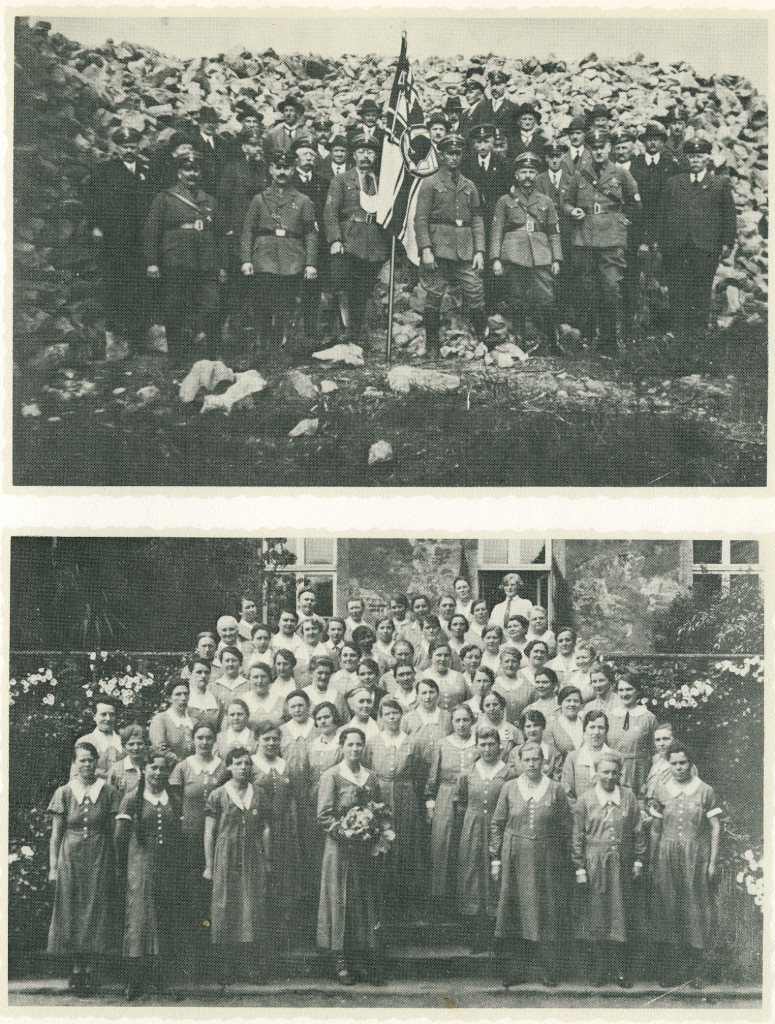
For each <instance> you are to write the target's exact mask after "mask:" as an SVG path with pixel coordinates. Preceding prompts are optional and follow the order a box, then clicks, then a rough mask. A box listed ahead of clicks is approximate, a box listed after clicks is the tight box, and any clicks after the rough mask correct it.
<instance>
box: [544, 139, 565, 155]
mask: <svg viewBox="0 0 775 1024" xmlns="http://www.w3.org/2000/svg"><path fill="white" fill-rule="evenodd" d="M567 152H568V147H567V146H566V145H565V143H564V142H560V141H558V140H557V139H549V140H547V141H546V142H545V143H544V154H545V155H546V156H562V154H563V153H567Z"/></svg>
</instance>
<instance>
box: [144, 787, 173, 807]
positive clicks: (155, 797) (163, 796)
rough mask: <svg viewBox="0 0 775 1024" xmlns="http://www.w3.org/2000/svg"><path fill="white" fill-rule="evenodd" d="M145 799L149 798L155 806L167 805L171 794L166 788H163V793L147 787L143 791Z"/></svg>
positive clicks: (150, 802) (149, 801)
mask: <svg viewBox="0 0 775 1024" xmlns="http://www.w3.org/2000/svg"><path fill="white" fill-rule="evenodd" d="M143 800H147V801H148V803H149V804H153V806H154V807H166V806H167V804H168V803H169V802H170V798H169V794H168V793H167V790H166V789H163V790H162V791H161V793H151V792H149V791H148V790H147V789H146V790H144V791H143Z"/></svg>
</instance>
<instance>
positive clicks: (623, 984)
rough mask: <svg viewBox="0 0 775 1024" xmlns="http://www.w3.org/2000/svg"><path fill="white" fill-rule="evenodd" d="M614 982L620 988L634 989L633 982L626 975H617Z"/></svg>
mask: <svg viewBox="0 0 775 1024" xmlns="http://www.w3.org/2000/svg"><path fill="white" fill-rule="evenodd" d="M613 980H614V984H616V985H618V986H619V988H632V982H631V981H630V979H629V978H628V977H627V975H626V974H617V975H615V976H614V979H613Z"/></svg>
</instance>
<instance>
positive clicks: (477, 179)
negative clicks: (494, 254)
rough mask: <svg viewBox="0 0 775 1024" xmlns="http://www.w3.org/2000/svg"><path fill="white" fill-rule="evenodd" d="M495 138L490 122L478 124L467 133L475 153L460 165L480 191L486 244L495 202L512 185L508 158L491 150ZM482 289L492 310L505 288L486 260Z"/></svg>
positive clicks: (466, 157)
mask: <svg viewBox="0 0 775 1024" xmlns="http://www.w3.org/2000/svg"><path fill="white" fill-rule="evenodd" d="M494 139H495V128H494V126H493V125H491V124H480V125H477V126H476V127H475V128H474V129H473V131H472V132H471V135H470V136H469V142H470V143H471V144H472V145H473V147H474V152H473V153H469V154H466V156H464V158H463V164H462V166H461V173H462V174H463V176H464V177H466V178H468V180H469V181H472V182H473V183H474V185H476V188H477V190H478V192H479V202H480V212H481V215H482V220H483V221H484V232H485V241H486V244H487V246H488V247H489V244H490V228H491V227H492V218H493V213H494V212H495V204H496V203H497V201H498V200H499V199H500V197H501V196H503V195H505V194H506V193H507V192H508V190H509V189H510V188H511V186H512V185H513V184H514V178H513V176H512V174H511V172H510V169H509V164H508V161H507V160H505V159H503V158H502V157H499V156H496V155H495V154H494V153H493V142H494ZM484 291H485V305H486V307H487V310H488V312H491V311H492V310H494V309H495V307H496V306H497V304H498V303H499V302H500V300H501V299H502V297H503V291H504V289H503V280H502V279H498V278H496V277H494V276H493V274H492V265H491V264H490V263H489V261H487V262H485V265H484Z"/></svg>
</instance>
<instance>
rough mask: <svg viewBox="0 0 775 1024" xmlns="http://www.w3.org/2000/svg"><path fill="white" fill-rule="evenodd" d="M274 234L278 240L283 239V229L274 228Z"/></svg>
mask: <svg viewBox="0 0 775 1024" xmlns="http://www.w3.org/2000/svg"><path fill="white" fill-rule="evenodd" d="M274 233H275V235H277V237H278V238H285V228H275V229H274Z"/></svg>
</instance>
